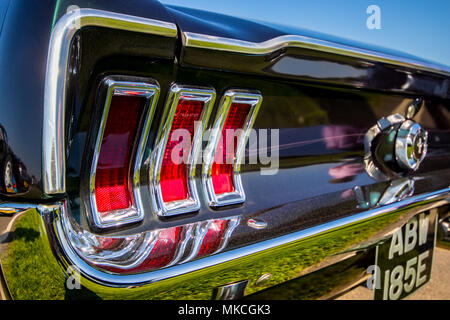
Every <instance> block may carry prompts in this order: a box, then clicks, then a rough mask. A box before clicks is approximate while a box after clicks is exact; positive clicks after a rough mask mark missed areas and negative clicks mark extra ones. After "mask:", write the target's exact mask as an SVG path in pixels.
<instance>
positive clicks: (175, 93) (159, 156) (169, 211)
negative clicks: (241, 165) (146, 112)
mask: <svg viewBox="0 0 450 320" xmlns="http://www.w3.org/2000/svg"><path fill="white" fill-rule="evenodd" d="M181 97H183V99H186V100H193V101H202V102H203V110H202V114H201V116H200V119H201V125H200V126H198V125H197V126H195V127H194V137H193V138H192V149H191V153H190V154H189V156H188V158H187V159H186V170H187V178H188V187H189V195H190V197H189V199H185V200H178V201H171V202H169V203H167V202H164V200H163V196H162V193H161V185H160V174H161V166H162V161H163V157H164V152H165V150H166V146H167V142H168V139H169V135H170V130H171V128H172V122H173V119H174V116H175V113H176V110H177V107H178V102H179V100H180V98H181ZM215 99H216V91H215V90H214V89H213V88H201V87H193V86H182V85H178V84H173V85H172V87H171V88H170V90H169V95H168V98H167V100H166V105H165V108H164V113H163V116H162V120H161V124H160V126H159V129H158V133H157V137H156V142H155V148H154V150H153V152H152V155H151V159H150V192H151V195H152V196H151V198H152V204H153V208H154V211H155V212H156V214H157V215H158V216H164V217H166V216H173V215H177V214H182V213H187V212H193V211H197V210H199V209H200V200H199V197H198V192H197V186H196V184H195V169H196V168H195V167H196V164H197V162H198V155H199V152H200V150H201V148H202V141H203V139H202V137H203V133H204V131H205V128H206V125H207V124H208V120H209V117H210V115H211V110H212V107H213V105H214V101H215Z"/></svg>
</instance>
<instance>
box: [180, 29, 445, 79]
mask: <svg viewBox="0 0 450 320" xmlns="http://www.w3.org/2000/svg"><path fill="white" fill-rule="evenodd" d="M182 39H183V46H184V47H186V48H201V49H207V50H215V51H227V52H233V53H242V54H246V55H268V54H271V53H273V52H275V51H277V50H280V49H284V48H302V49H310V50H315V51H320V52H327V53H331V54H337V55H341V56H347V57H352V58H357V59H363V60H366V61H372V62H381V63H386V64H391V65H395V66H401V67H407V68H413V69H417V70H422V71H428V72H433V73H437V74H442V75H445V76H449V75H450V68H449V67H446V66H442V65H438V64H433V63H428V62H424V61H420V60H414V59H411V58H406V57H401V56H395V55H390V54H385V53H381V52H375V51H372V50H367V49H361V48H357V47H353V46H349V45H343V44H339V43H336V42H331V41H325V40H320V39H315V38H311V37H306V36H300V35H283V36H279V37H276V38H273V39H270V40H267V41H264V42H259V43H258V42H249V41H243V40H237V39H230V38H222V37H215V36H210V35H204V34H199V33H193V32H183V34H182Z"/></svg>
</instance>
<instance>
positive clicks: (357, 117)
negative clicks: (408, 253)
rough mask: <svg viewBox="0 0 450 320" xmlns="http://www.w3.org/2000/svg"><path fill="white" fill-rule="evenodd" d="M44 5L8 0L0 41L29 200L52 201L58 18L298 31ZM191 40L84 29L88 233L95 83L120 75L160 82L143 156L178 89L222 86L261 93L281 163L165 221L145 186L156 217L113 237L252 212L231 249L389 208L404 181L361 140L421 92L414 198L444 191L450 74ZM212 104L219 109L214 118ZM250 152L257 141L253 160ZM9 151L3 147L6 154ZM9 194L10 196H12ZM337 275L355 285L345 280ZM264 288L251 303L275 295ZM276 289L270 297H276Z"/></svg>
mask: <svg viewBox="0 0 450 320" xmlns="http://www.w3.org/2000/svg"><path fill="white" fill-rule="evenodd" d="M38 3H39V4H38V5H36V7H34V9H33V10H29V4H30V1H24V0H15V1H11V3H10V7H9V8H8V12H7V14H6V16H5V21H4V24H3V30H2V33H1V38H0V53H1V54H0V70H2V73H1V74H0V96H2V97H4V98H2V103H1V105H0V108H1V112H0V124H1V125H2V126H3V127H4V129H5V130H4V131H5V132H6V135H7V136H8V141H7V143H6V142H4V144H3V145H4V146H5V147H4V148H5V150H9V151H7V152H6V153H5V154H6V155H7V154H11V158H12V159H14V160H13V162H14V167H15V168H19V167H22V171H23V172H25V173H26V174H24V175H23V177H21V178H17V179H21V181H22V185H24V182H23V181H25V182H26V184H27V185H28V186H27V187H26V188H25V189H22V190H21V192H19V191H18V192H17V194H16V193H15V192H13V197H17V199H19V200H21V201H33V202H34V201H40V202H41V201H43V198H44V197H43V193H42V185H41V177H42V171H41V153H42V148H41V145H42V143H41V139H42V126H43V124H42V122H43V118H42V101H43V85H44V79H45V64H46V56H47V47H48V41H49V36H50V32H51V28H52V25H54V23H55V21H57V19H58V18H59V17H60V16H62V15H63V14H64V13H65V10H66V8H67V7H68V6H69V5H74V4H75V5H78V6H79V7H90V8H98V9H103V10H109V11H115V12H121V13H126V14H130V15H137V16H144V17H148V18H152V19H157V20H163V21H170V22H176V23H177V25H178V26H179V28H180V29H181V30H182V31H190V32H198V33H204V34H209V35H215V36H221V37H232V38H236V39H241V40H247V41H255V42H261V41H264V40H267V39H270V38H272V37H275V36H278V35H282V34H286V32H288V31H286V30H283V31H281V30H280V29H278V28H276V27H273V26H261V25H260V24H257V23H253V22H248V21H243V20H239V19H235V18H231V17H225V16H221V15H216V14H209V13H208V14H207V13H204V12H201V11H197V10H189V9H181V8H176V7H171V8H168V9H166V8H164V7H163V6H162V5H161V4H159V3H158V2H154V1H139V0H133V1H126V2H125V1H119V0H114V1H108V2H105V1H69V0H67V1H66V0H64V1H59V2H57V1H48V2H46V1H39V2H38ZM212 21H214V22H215V23H214V24H213V23H212ZM31 35H32V36H31ZM316 36H317V37H319V36H320V35H316ZM137 44H138V45H137ZM181 46H182V43H181V39H177V40H176V41H174V40H170V41H168V40H164V39H161V38H159V37H155V36H144V35H136V34H133V33H130V32H120V31H111V30H107V29H103V28H87V29H85V30H82V31H80V32H79V34H78V35H77V36H76V37H75V40H74V42H73V45H72V52H71V60H70V66H71V70H72V73H71V74H70V75H69V76H68V101H69V103H68V105H67V113H66V114H67V119H66V124H67V128H66V137H67V141H66V145H67V150H66V157H67V194H68V196H69V201H70V209H71V215H72V217H73V218H74V219H75V220H76V221H77V222H78V223H79V224H80V225H81V227H83V228H85V229H87V230H90V231H95V232H99V231H98V230H95V229H93V228H92V226H91V225H90V224H89V223H88V222H87V220H86V216H85V214H84V212H85V211H86V210H90V209H89V205H88V203H87V198H88V197H87V186H88V177H87V173H88V168H89V166H90V161H91V159H92V149H93V141H94V139H93V137H95V136H96V134H97V130H98V125H99V117H100V115H101V106H102V105H103V104H102V102H103V101H101V99H99V97H98V95H97V94H98V86H99V84H100V82H101V80H102V79H103V78H104V77H105V76H107V75H111V74H114V75H127V76H135V77H147V78H153V79H155V80H157V81H158V82H159V84H160V86H161V98H160V100H159V103H158V107H157V110H156V113H155V120H154V122H153V125H152V129H151V134H150V138H149V146H148V148H147V149H148V151H147V152H149V150H150V149H151V146H152V144H153V142H154V135H155V130H156V128H157V126H158V125H159V120H160V117H161V112H162V107H163V104H164V100H165V97H166V96H167V91H168V88H169V87H170V85H171V84H172V83H174V82H176V83H180V84H191V85H196V86H212V87H214V88H215V89H216V91H217V94H218V98H219V97H220V96H221V94H222V93H223V92H224V91H225V90H227V89H229V88H247V89H258V90H260V91H261V92H262V95H263V97H264V102H263V105H262V107H261V111H260V113H259V116H258V118H257V121H256V123H255V128H257V129H279V130H280V131H279V133H280V141H279V149H280V169H279V171H278V174H276V175H271V176H262V175H260V174H259V170H260V169H261V167H262V166H261V165H250V164H245V165H244V166H243V167H242V171H243V174H242V180H243V185H244V188H245V192H246V195H247V201H246V202H245V204H243V205H236V206H233V207H229V208H224V209H220V210H212V209H210V208H208V206H207V205H206V203H205V201H204V200H203V197H201V198H202V200H201V204H202V209H201V210H200V211H199V212H197V213H192V214H187V215H183V216H179V217H172V218H167V219H162V218H158V217H157V216H156V215H153V214H149V213H150V212H151V208H150V205H149V203H150V201H149V194H146V195H145V196H144V199H143V200H144V201H143V202H144V203H146V204H147V206H146V208H145V212H147V214H146V215H145V219H144V221H143V222H142V223H140V224H136V225H132V226H127V227H123V228H120V229H115V230H108V231H106V232H103V234H109V235H128V234H134V233H138V232H142V231H147V230H153V229H159V228H169V227H173V226H178V225H183V224H187V223H194V222H199V221H202V220H206V219H212V218H217V219H220V218H226V217H230V216H235V215H237V216H240V217H242V220H241V221H242V222H241V224H240V225H239V226H238V228H237V229H236V230H235V232H234V233H233V235H232V238H231V241H230V243H229V245H228V246H227V248H226V250H232V249H234V248H239V247H242V246H245V245H248V244H250V243H255V242H259V241H263V240H267V239H271V238H274V237H278V236H280V235H284V234H288V233H291V232H294V231H299V230H304V229H307V228H310V227H314V226H317V225H320V224H323V223H325V222H330V221H333V220H336V219H339V218H344V217H348V216H350V215H352V214H355V213H356V212H361V211H364V210H367V209H370V208H373V207H376V206H379V205H382V203H381V204H380V203H379V201H381V196H379V197H378V198H377V197H376V195H383V194H385V193H387V191H388V190H390V188H391V187H392V186H393V184H395V183H402V182H403V181H404V180H402V179H398V180H395V181H375V180H374V179H373V178H371V177H370V176H369V175H368V174H367V173H366V171H365V167H364V161H363V155H364V145H363V137H364V134H365V133H366V131H367V130H368V129H369V128H370V127H371V126H373V125H374V124H375V123H376V121H377V120H378V119H380V118H381V117H383V116H388V115H390V114H392V113H396V112H398V113H401V114H404V112H405V111H406V108H407V106H408V104H409V103H410V102H411V101H413V99H414V98H416V97H422V98H424V100H425V105H424V107H423V110H421V113H419V114H418V115H417V117H416V118H415V120H416V121H417V122H419V123H420V124H422V125H423V126H424V127H425V128H426V129H427V130H428V131H429V133H430V138H429V155H428V157H427V159H426V160H425V162H424V163H423V164H422V166H421V168H420V170H419V171H418V172H417V173H415V174H414V175H413V176H411V177H408V178H409V179H411V181H413V182H412V186H413V188H412V190H408V191H409V193H408V194H407V196H411V195H415V194H421V193H425V192H430V191H434V190H437V189H440V188H445V187H448V181H449V176H450V173H449V170H448V159H449V157H450V148H449V146H450V145H449V143H450V138H449V134H448V130H449V128H450V113H449V109H450V104H449V98H450V89H449V80H448V78H446V77H444V76H441V75H436V74H431V73H426V72H418V71H415V70H411V69H407V68H397V67H396V68H393V67H392V66H388V65H384V64H380V63H367V62H365V61H358V60H354V59H350V58H344V57H340V56H339V57H338V56H335V55H332V54H323V53H318V52H313V51H310V50H300V49H296V50H294V49H288V50H286V51H282V52H278V53H276V55H273V56H265V57H247V56H242V55H235V54H225V53H214V54H212V53H211V51H206V50H202V49H188V50H185V49H181ZM224 70H226V72H224ZM218 100H219V99H218ZM216 109H217V103H216V106H215V107H214V111H213V113H212V117H211V120H210V125H211V123H212V121H213V120H214V115H215V110H216ZM251 152H253V150H252V148H251V147H249V148H248V150H247V156H248V155H249V153H251ZM147 155H148V153H147ZM6 158H7V156H5V155H2V159H6ZM145 158H146V156H144V159H145ZM2 159H0V168H1V163H2V162H1V161H3V162H4V160H2ZM147 169H148V168H145V169H144V170H142V176H141V178H142V181H143V185H144V186H146V185H148V171H147ZM198 169H199V170H197V172H198V173H199V172H201V170H200V167H199V168H198ZM1 173H2V174H3V171H2V172H1ZM199 178H200V176H199V174H198V176H197V186H198V190H201V185H200V179H199ZM404 179H407V178H404ZM355 188H359V189H360V190H361V193H359V191H357V189H355ZM361 195H362V196H361ZM1 196H2V197H3V198H6V197H11V195H8V193H5V192H3V193H2V194H1ZM365 197H366V198H365ZM399 199H400V197H399ZM399 199H394V200H395V201H397V200H399ZM54 200H55V199H49V200H47V201H54ZM249 218H258V219H261V220H264V221H265V222H267V225H268V227H267V228H266V229H263V230H255V229H251V228H249V227H248V226H247V225H246V221H247V220H248V219H249ZM372 249H373V248H370V249H368V251H367V252H368V253H367V252H366V253H364V254H362V255H361V256H358V257H357V259H356V258H355V259H354V260H349V261H347V262H345V263H346V264H344V265H343V267H342V268H343V269H338V270H341V271H342V272H348V274H349V279H350V278H351V279H354V278H358V277H359V276H361V272H362V271H363V270H364V268H366V266H367V264H368V263H369V262H368V261H369V260H371V259H372V257H373V255H372V251H371V250H372ZM360 258H361V259H360ZM341 266H342V265H341ZM336 268H340V267H338V266H336ZM333 270H334V269H333ZM332 272H335V271H332ZM332 272H331V273H332ZM331 273H330V274H331ZM326 274H327V273H324V274H322V275H320V276H319V277H322V276H324V275H326ZM355 275H356V276H355ZM310 276H311V277H312V278H311V277H310ZM310 276H308V277H302V278H300V279H301V280H299V282H297V283H300V286H304V284H305V283H308V282H310V281H312V279H315V278H314V276H315V275H314V274H313V275H310ZM324 279H325V280H324V282H323V283H329V277H327V276H325V278H324ZM336 280H339V281H340V280H343V281H344V282H345V281H346V280H347V279H346V278H345V277H342V278H340V279H336ZM344 282H342V283H341V282H340V283H339V285H343V284H344ZM293 283H294V282H292V283H289V284H288V286H291V284H292V288H294V287H295V285H294V284H293ZM345 284H347V282H345ZM331 289H332V288H330V290H331ZM276 290H277V289H275V291H276ZM283 290H284V289H283ZM283 290H281V291H283ZM265 294H266V293H265V292H263V293H261V295H258V296H254V298H265V297H266V295H265ZM274 294H275V292H270V295H269V297H273V295H274ZM308 294H310V293H308V292H306V293H305V292H303V293H302V292H300V293H298V296H295V297H299V298H300V297H314V298H319V297H322V296H324V294H322V292H318V293H314V292H313V293H311V294H312V296H308ZM327 294H328V295H329V292H327ZM328 297H331V296H330V295H329V296H328Z"/></svg>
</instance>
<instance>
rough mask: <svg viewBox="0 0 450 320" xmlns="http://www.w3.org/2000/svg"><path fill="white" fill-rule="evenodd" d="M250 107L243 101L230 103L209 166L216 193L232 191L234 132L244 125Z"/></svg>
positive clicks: (234, 148)
mask: <svg viewBox="0 0 450 320" xmlns="http://www.w3.org/2000/svg"><path fill="white" fill-rule="evenodd" d="M250 108H251V106H250V105H249V104H243V103H232V104H231V106H230V110H229V112H228V116H227V119H226V121H225V124H224V127H223V129H222V136H221V137H220V140H219V143H218V145H217V149H216V154H215V156H214V163H213V164H212V168H211V179H212V184H213V188H214V192H215V193H216V194H222V193H227V192H232V191H234V182H233V162H234V158H235V155H236V147H237V139H238V137H237V134H234V133H236V130H237V129H242V127H243V126H244V124H245V120H246V119H247V116H248V113H249V112H250ZM231 137H233V138H231ZM224 141H225V143H224Z"/></svg>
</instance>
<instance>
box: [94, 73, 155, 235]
mask: <svg viewBox="0 0 450 320" xmlns="http://www.w3.org/2000/svg"><path fill="white" fill-rule="evenodd" d="M118 78H121V77H115V76H110V77H107V78H105V79H104V80H103V82H102V88H105V90H106V97H105V103H104V107H103V112H102V116H101V120H100V126H99V129H98V133H97V138H96V141H95V147H94V155H93V159H92V163H91V169H90V176H89V202H90V214H88V217H89V220H91V223H92V224H93V225H94V226H95V227H97V228H100V229H105V228H111V227H118V226H122V225H126V224H131V223H136V222H139V221H142V220H143V218H144V209H143V203H142V199H141V194H140V192H139V187H140V175H141V164H142V160H143V156H144V151H145V146H146V144H147V139H148V135H149V132H150V126H151V124H152V121H153V116H154V113H155V109H156V105H157V103H158V100H159V94H160V86H159V84H158V82H157V81H156V80H153V79H146V80H145V82H144V81H139V82H137V81H136V82H134V81H127V80H122V79H121V80H117V79H118ZM115 95H122V96H123V95H129V96H139V97H144V98H145V99H146V103H145V105H144V107H143V114H144V116H145V118H144V122H143V125H142V126H141V130H140V131H139V130H138V131H137V133H136V137H139V138H138V139H139V140H138V141H139V142H138V146H137V148H136V152H135V157H134V159H135V160H134V163H133V164H132V168H131V174H130V175H131V176H130V177H129V181H131V186H130V188H131V190H132V194H133V198H134V199H132V202H133V205H132V206H131V207H130V208H126V209H119V210H114V211H112V213H111V214H109V215H108V216H107V217H105V218H102V217H101V215H100V214H99V212H98V210H97V203H96V197H95V176H96V170H97V163H98V158H99V155H100V149H101V145H102V141H103V134H104V130H105V126H106V123H107V120H108V113H109V109H110V106H111V102H112V99H113V96H115ZM138 129H139V128H138Z"/></svg>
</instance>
